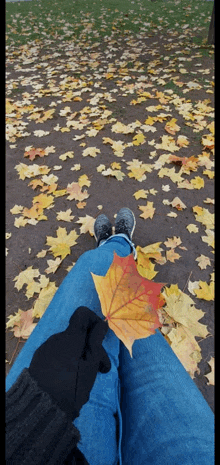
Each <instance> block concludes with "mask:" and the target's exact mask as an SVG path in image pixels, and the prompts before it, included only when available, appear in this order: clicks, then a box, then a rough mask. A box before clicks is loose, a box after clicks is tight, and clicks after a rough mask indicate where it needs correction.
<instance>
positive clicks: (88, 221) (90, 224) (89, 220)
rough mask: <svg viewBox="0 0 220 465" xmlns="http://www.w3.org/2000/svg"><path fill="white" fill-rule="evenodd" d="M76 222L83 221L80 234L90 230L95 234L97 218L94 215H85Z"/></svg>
mask: <svg viewBox="0 0 220 465" xmlns="http://www.w3.org/2000/svg"><path fill="white" fill-rule="evenodd" d="M76 223H81V224H82V226H81V227H80V234H85V233H87V232H89V234H90V235H91V236H94V223H95V218H93V217H92V216H89V215H86V216H85V217H83V216H81V217H80V218H79V219H78V221H76Z"/></svg>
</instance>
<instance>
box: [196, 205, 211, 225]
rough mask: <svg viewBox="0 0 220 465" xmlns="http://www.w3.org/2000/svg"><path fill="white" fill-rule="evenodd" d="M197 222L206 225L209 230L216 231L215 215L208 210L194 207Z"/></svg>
mask: <svg viewBox="0 0 220 465" xmlns="http://www.w3.org/2000/svg"><path fill="white" fill-rule="evenodd" d="M193 212H194V213H195V217H196V221H199V222H200V223H202V224H204V225H205V226H206V227H207V229H214V214H213V213H210V212H209V210H208V209H207V208H202V207H199V206H198V205H196V206H194V207H193Z"/></svg>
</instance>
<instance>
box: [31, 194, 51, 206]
mask: <svg viewBox="0 0 220 465" xmlns="http://www.w3.org/2000/svg"><path fill="white" fill-rule="evenodd" d="M52 203H53V196H52V195H47V194H39V195H37V196H36V197H34V198H33V204H36V206H37V207H38V208H40V207H41V208H42V209H43V208H47V207H49V206H50V205H52Z"/></svg>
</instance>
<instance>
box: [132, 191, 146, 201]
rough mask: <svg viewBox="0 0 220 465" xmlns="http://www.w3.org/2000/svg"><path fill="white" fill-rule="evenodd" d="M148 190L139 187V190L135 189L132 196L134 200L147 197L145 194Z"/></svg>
mask: <svg viewBox="0 0 220 465" xmlns="http://www.w3.org/2000/svg"><path fill="white" fill-rule="evenodd" d="M148 193H149V192H148V190H146V189H140V190H139V191H136V192H135V193H134V194H133V196H134V197H135V199H136V200H139V199H146V198H147V194H148Z"/></svg>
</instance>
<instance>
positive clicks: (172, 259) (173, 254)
mask: <svg viewBox="0 0 220 465" xmlns="http://www.w3.org/2000/svg"><path fill="white" fill-rule="evenodd" d="M166 258H167V260H169V261H170V262H172V263H174V262H175V260H179V258H181V255H179V254H178V253H176V252H174V249H170V250H167V252H166Z"/></svg>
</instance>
